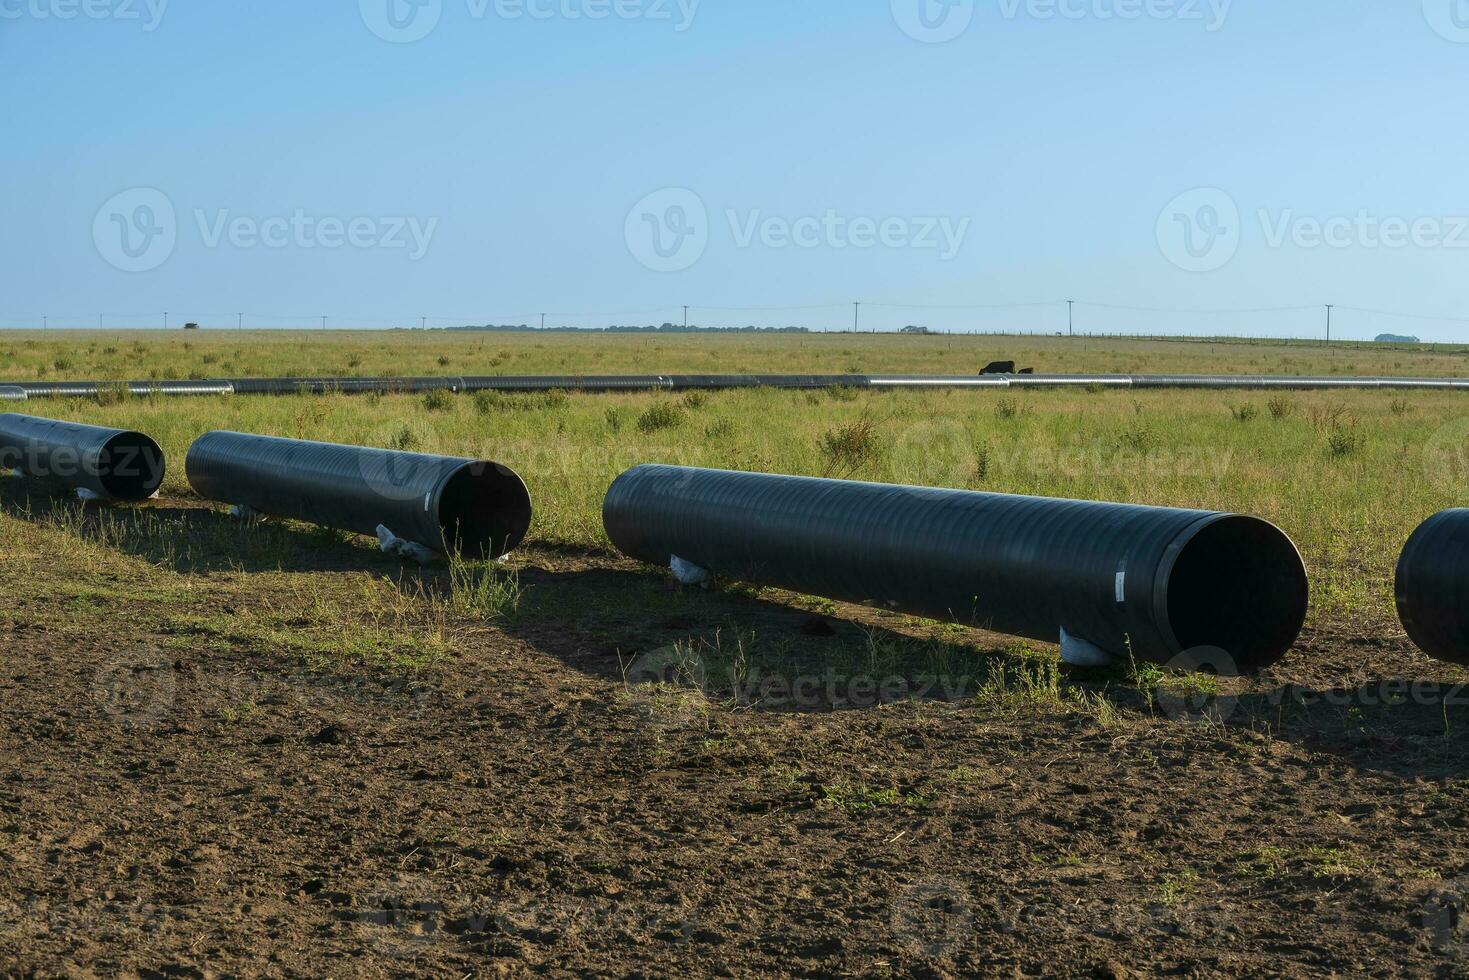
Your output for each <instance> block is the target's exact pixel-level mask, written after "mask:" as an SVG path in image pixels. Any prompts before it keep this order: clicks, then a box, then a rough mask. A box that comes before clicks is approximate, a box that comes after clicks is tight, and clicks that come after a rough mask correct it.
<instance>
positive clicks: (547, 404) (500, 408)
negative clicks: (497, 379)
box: [474, 388, 568, 415]
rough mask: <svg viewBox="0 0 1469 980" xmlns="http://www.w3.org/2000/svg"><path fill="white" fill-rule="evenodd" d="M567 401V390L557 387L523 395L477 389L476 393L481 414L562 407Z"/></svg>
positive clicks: (475, 402) (475, 400)
mask: <svg viewBox="0 0 1469 980" xmlns="http://www.w3.org/2000/svg"><path fill="white" fill-rule="evenodd" d="M567 401H568V398H567V395H566V392H564V391H561V390H559V389H556V388H552V389H550V390H548V391H536V392H531V393H529V394H523V395H522V394H512V393H507V392H503V391H477V392H475V395H474V408H475V411H477V412H479V413H480V414H481V415H493V414H494V413H495V412H539V411H546V410H551V409H557V408H560V407H561V406H563V405H565V404H566V402H567Z"/></svg>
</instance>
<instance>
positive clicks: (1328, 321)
mask: <svg viewBox="0 0 1469 980" xmlns="http://www.w3.org/2000/svg"><path fill="white" fill-rule="evenodd" d="M1334 305H1335V304H1333V303H1327V304H1326V342H1327V343H1328V344H1329V343H1331V309H1332V307H1333V306H1334Z"/></svg>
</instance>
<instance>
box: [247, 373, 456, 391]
mask: <svg viewBox="0 0 1469 980" xmlns="http://www.w3.org/2000/svg"><path fill="white" fill-rule="evenodd" d="M230 384H231V385H232V386H233V389H234V392H235V394H238V395H324V394H330V393H341V394H348V395H355V394H366V393H377V394H383V395H393V394H406V395H416V394H422V393H424V392H427V391H437V390H444V391H462V390H464V379H463V378H455V377H447V378H235V379H233V380H231V382H230Z"/></svg>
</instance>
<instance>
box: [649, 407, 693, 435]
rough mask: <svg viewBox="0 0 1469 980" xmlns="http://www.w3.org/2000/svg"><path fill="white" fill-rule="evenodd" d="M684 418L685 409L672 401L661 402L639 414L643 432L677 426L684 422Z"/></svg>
mask: <svg viewBox="0 0 1469 980" xmlns="http://www.w3.org/2000/svg"><path fill="white" fill-rule="evenodd" d="M683 420H684V414H683V409H681V408H679V407H678V406H677V405H674V404H673V403H672V402H659V403H658V404H656V405H653V406H651V407H649V408H648V410H647V411H646V412H644V413H643V414H641V415H639V416H638V429H639V431H641V432H658V431H659V430H661V429H672V428H676V427H677V426H680V425H682V424H683Z"/></svg>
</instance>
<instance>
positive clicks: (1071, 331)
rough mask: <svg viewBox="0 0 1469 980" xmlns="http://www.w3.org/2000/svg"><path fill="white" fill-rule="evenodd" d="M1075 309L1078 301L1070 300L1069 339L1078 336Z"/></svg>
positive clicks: (1068, 315)
mask: <svg viewBox="0 0 1469 980" xmlns="http://www.w3.org/2000/svg"><path fill="white" fill-rule="evenodd" d="M1075 308H1076V300H1074V299H1068V300H1067V301H1066V336H1068V337H1075V336H1076V317H1075V313H1074V311H1075Z"/></svg>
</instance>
